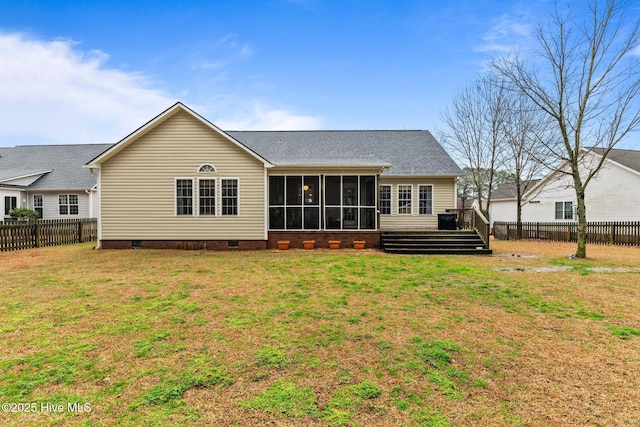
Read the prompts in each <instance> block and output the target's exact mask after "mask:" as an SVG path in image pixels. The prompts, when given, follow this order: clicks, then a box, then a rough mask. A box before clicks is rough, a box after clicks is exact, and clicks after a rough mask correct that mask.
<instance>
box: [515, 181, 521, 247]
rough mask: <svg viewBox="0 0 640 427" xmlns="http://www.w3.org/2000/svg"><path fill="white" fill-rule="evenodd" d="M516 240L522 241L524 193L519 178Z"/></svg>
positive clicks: (517, 184) (517, 182) (517, 185)
mask: <svg viewBox="0 0 640 427" xmlns="http://www.w3.org/2000/svg"><path fill="white" fill-rule="evenodd" d="M516 239H517V240H520V239H522V192H521V188H520V179H519V178H518V177H517V178H516Z"/></svg>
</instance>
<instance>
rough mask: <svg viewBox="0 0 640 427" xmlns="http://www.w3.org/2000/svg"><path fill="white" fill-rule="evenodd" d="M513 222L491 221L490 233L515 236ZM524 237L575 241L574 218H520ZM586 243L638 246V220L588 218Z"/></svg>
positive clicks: (575, 223) (497, 236)
mask: <svg viewBox="0 0 640 427" xmlns="http://www.w3.org/2000/svg"><path fill="white" fill-rule="evenodd" d="M517 230H518V229H517V224H516V223H515V222H497V221H496V222H494V223H493V236H494V237H495V238H496V239H499V240H512V239H516V238H517ZM522 238H523V239H543V240H554V241H557V242H577V241H578V223H577V222H523V223H522ZM587 243H603V244H609V245H629V246H633V245H635V246H640V221H626V222H588V223H587Z"/></svg>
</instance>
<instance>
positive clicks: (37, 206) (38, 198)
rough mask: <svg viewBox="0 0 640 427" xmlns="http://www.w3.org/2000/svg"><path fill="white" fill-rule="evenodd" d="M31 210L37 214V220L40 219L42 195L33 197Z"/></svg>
mask: <svg viewBox="0 0 640 427" xmlns="http://www.w3.org/2000/svg"><path fill="white" fill-rule="evenodd" d="M33 210H34V211H36V212H37V213H38V218H42V214H43V196H42V194H34V195H33Z"/></svg>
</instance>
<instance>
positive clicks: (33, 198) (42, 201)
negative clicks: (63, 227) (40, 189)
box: [31, 193, 80, 219]
mask: <svg viewBox="0 0 640 427" xmlns="http://www.w3.org/2000/svg"><path fill="white" fill-rule="evenodd" d="M36 196H40V202H41V203H42V204H41V205H40V206H36ZM31 203H33V210H34V211H35V210H36V209H37V208H40V209H42V215H40V219H42V218H44V194H41V193H38V194H32V195H31ZM78 211H80V200H79V199H78ZM58 213H60V206H58ZM78 213H80V212H78Z"/></svg>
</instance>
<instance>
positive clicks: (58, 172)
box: [0, 144, 111, 190]
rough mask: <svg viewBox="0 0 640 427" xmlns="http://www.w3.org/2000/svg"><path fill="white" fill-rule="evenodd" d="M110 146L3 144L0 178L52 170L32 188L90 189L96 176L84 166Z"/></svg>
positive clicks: (0, 148) (0, 151) (0, 152)
mask: <svg viewBox="0 0 640 427" xmlns="http://www.w3.org/2000/svg"><path fill="white" fill-rule="evenodd" d="M109 147H111V144H77V145H19V146H17V147H6V148H3V147H0V180H3V179H8V178H14V177H20V176H25V175H32V174H36V173H42V172H46V171H51V172H48V173H46V174H45V175H44V176H42V177H41V178H40V179H38V180H37V181H36V182H34V183H33V184H31V185H30V186H29V189H30V190H31V189H33V190H59V189H76V190H79V189H89V188H91V187H93V186H94V185H95V184H96V177H95V176H94V175H92V174H91V172H89V171H88V170H87V169H85V168H83V167H82V166H83V165H84V164H85V163H86V162H88V161H89V160H91V159H93V158H94V157H96V156H97V155H98V154H100V153H102V152H103V151H105V150H106V149H107V148H109Z"/></svg>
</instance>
